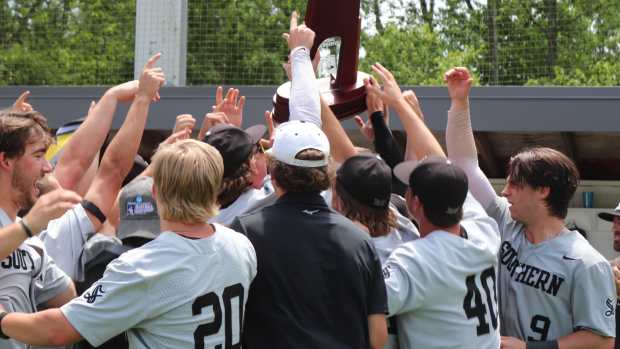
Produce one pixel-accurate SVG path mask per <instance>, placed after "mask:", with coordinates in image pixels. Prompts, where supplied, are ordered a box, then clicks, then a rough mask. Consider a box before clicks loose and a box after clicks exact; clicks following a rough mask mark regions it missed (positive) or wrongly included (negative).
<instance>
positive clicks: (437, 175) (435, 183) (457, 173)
mask: <svg viewBox="0 0 620 349" xmlns="http://www.w3.org/2000/svg"><path fill="white" fill-rule="evenodd" d="M394 175H396V177H397V178H398V179H399V180H400V181H401V182H403V183H405V184H406V185H408V186H409V188H410V189H411V192H412V194H414V195H416V196H418V197H419V198H420V201H422V204H423V205H424V207H427V208H429V209H431V210H434V211H437V212H443V213H445V214H455V213H457V212H458V211H459V210H460V209H461V207H462V206H463V203H464V202H465V198H466V197H467V191H468V184H467V175H466V174H465V172H464V171H463V170H462V169H461V168H460V167H458V166H456V165H454V164H452V163H451V162H450V160H448V159H446V158H443V157H438V156H432V157H428V158H426V159H424V160H422V161H420V162H415V161H407V162H402V163H400V164H398V165H397V166H396V167H395V168H394Z"/></svg>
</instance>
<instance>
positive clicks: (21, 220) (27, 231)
mask: <svg viewBox="0 0 620 349" xmlns="http://www.w3.org/2000/svg"><path fill="white" fill-rule="evenodd" d="M19 225H21V226H22V229H23V230H24V233H26V235H28V237H29V238H31V237H32V236H33V235H34V234H33V233H32V230H31V229H30V227H29V226H28V225H26V223H24V220H23V219H20V220H19Z"/></svg>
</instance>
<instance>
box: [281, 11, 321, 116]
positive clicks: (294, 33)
mask: <svg viewBox="0 0 620 349" xmlns="http://www.w3.org/2000/svg"><path fill="white" fill-rule="evenodd" d="M297 17H298V15H297V12H293V14H292V15H291V27H290V31H289V33H288V34H287V33H285V34H283V37H284V38H285V39H286V41H287V42H288V47H289V49H290V50H291V55H290V59H291V66H292V68H291V70H292V74H291V75H292V76H291V95H290V99H289V108H290V113H289V115H290V120H303V121H308V122H312V123H314V124H316V125H317V126H319V127H321V102H320V94H319V88H318V85H317V83H316V75H315V73H314V68H313V67H312V61H311V59H310V49H312V45H313V44H314V37H315V34H314V31H312V29H310V28H308V27H306V26H305V25H304V24H302V25H297Z"/></svg>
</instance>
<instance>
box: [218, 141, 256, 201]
mask: <svg viewBox="0 0 620 349" xmlns="http://www.w3.org/2000/svg"><path fill="white" fill-rule="evenodd" d="M253 156H254V153H252V154H251V155H250V156H249V157H248V159H247V160H246V161H245V162H244V163H243V164H241V166H239V168H238V169H237V170H236V171H235V172H234V173H233V174H232V175H231V176H230V177H224V179H223V180H222V185H221V186H220V191H219V193H218V194H217V202H218V203H219V204H220V206H221V207H223V208H225V207H227V206H229V205H230V204H232V203H233V202H235V200H237V198H239V196H241V194H243V193H244V192H245V191H246V190H248V188H250V186H251V185H252V172H250V162H251V161H252V157H253Z"/></svg>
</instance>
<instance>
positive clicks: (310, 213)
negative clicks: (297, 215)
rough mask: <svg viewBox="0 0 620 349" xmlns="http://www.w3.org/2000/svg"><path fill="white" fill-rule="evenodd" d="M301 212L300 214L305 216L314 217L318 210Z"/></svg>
mask: <svg viewBox="0 0 620 349" xmlns="http://www.w3.org/2000/svg"><path fill="white" fill-rule="evenodd" d="M301 212H302V213H305V214H307V215H310V216H312V215H314V214H315V213H319V210H314V211H310V210H303V211H301Z"/></svg>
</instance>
